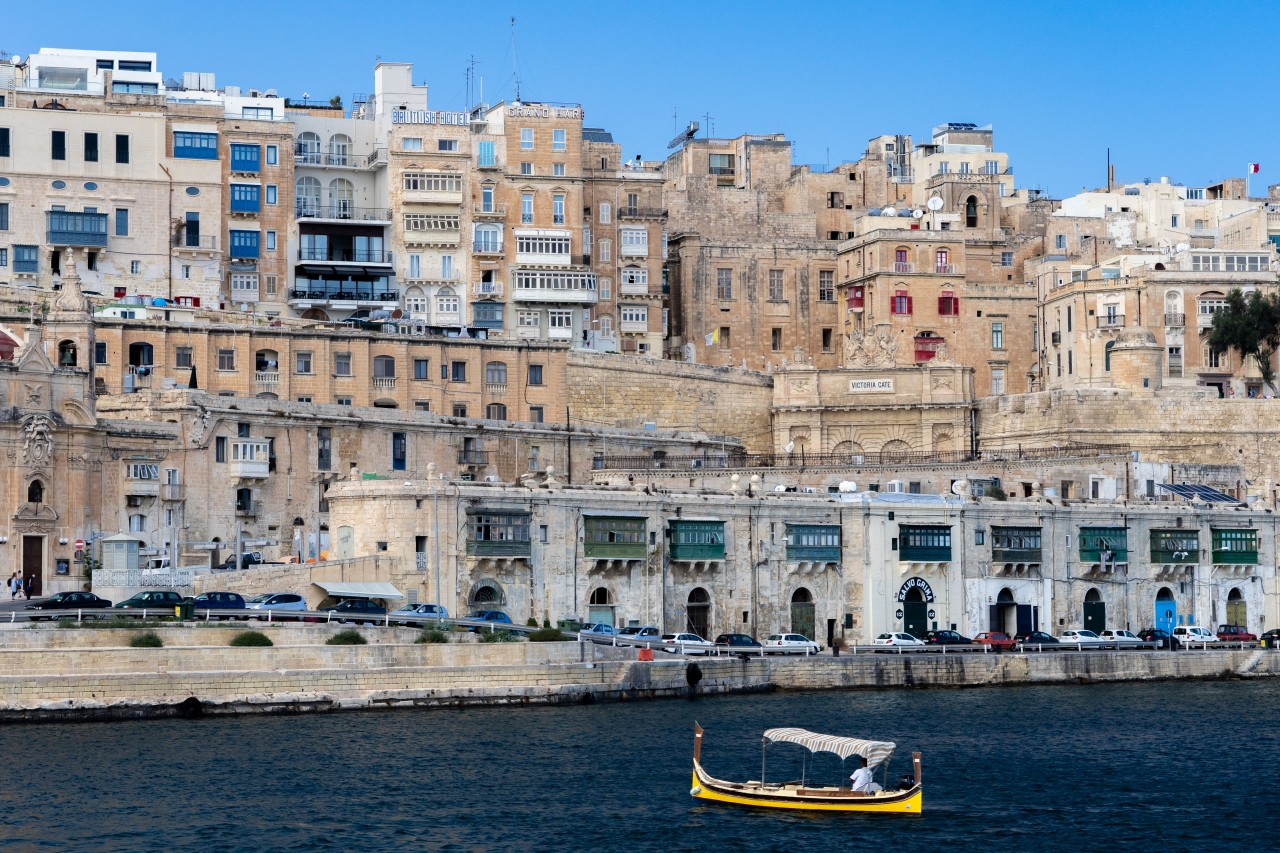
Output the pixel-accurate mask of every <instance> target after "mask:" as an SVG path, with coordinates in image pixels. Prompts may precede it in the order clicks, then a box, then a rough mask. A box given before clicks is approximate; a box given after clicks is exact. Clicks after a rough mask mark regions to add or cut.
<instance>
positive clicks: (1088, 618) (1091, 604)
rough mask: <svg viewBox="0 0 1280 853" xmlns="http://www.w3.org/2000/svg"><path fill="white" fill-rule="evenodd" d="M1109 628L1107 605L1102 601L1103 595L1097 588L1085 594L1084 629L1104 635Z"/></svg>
mask: <svg viewBox="0 0 1280 853" xmlns="http://www.w3.org/2000/svg"><path fill="white" fill-rule="evenodd" d="M1106 627H1107V604H1106V602H1105V601H1103V600H1102V593H1100V592H1098V588H1097V587H1093V588H1091V589H1090V590H1089V591H1088V592H1086V593H1085V594H1084V628H1085V630H1086V631H1092V632H1093V633H1095V634H1100V633H1102V629H1104V628H1106Z"/></svg>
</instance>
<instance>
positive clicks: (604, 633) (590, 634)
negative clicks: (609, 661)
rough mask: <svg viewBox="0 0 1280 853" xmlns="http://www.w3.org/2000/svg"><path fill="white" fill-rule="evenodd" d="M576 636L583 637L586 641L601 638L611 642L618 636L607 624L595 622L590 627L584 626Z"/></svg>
mask: <svg viewBox="0 0 1280 853" xmlns="http://www.w3.org/2000/svg"><path fill="white" fill-rule="evenodd" d="M578 636H580V637H582V636H585V637H586V638H587V639H588V640H596V639H600V638H602V637H604V638H608V639H610V640H612V639H613V638H614V637H616V636H618V631H617V629H616V628H614V627H613V626H612V625H610V624H609V623H608V622H596V623H594V624H591V625H584V626H583V628H582V630H581V631H579V632H578Z"/></svg>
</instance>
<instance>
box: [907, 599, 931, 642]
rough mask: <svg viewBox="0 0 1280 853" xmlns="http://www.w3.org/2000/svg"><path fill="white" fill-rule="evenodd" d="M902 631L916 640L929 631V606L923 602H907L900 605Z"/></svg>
mask: <svg viewBox="0 0 1280 853" xmlns="http://www.w3.org/2000/svg"><path fill="white" fill-rule="evenodd" d="M902 630H904V631H906V632H907V633H908V634H910V635H911V636H913V637H915V638H916V639H917V640H919V639H922V638H923V637H924V635H925V632H927V631H928V630H929V605H928V603H926V602H924V601H907V602H904V603H903V605H902Z"/></svg>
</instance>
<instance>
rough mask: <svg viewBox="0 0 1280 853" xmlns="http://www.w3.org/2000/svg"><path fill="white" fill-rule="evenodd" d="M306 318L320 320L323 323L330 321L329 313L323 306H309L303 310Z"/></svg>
mask: <svg viewBox="0 0 1280 853" xmlns="http://www.w3.org/2000/svg"><path fill="white" fill-rule="evenodd" d="M302 319H304V320H319V321H320V322H322V323H327V322H329V314H328V312H326V311H325V310H324V309H322V308H308V309H307V310H306V311H303V312H302Z"/></svg>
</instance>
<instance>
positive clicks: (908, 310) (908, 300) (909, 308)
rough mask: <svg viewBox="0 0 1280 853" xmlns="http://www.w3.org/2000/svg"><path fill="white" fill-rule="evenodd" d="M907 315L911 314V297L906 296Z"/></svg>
mask: <svg viewBox="0 0 1280 853" xmlns="http://www.w3.org/2000/svg"><path fill="white" fill-rule="evenodd" d="M907 313H908V314H911V313H912V311H911V297H910V296H908V297H907Z"/></svg>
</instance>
